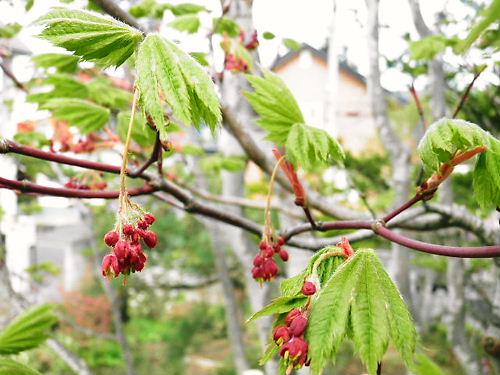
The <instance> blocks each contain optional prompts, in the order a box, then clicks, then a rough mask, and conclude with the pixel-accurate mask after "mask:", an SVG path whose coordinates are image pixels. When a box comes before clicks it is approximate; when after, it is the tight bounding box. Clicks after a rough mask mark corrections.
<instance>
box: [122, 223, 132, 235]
mask: <svg viewBox="0 0 500 375" xmlns="http://www.w3.org/2000/svg"><path fill="white" fill-rule="evenodd" d="M134 231H135V229H134V226H133V225H132V224H125V225H124V226H123V234H124V235H126V236H131V235H133V234H134Z"/></svg>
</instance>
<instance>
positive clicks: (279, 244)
mask: <svg viewBox="0 0 500 375" xmlns="http://www.w3.org/2000/svg"><path fill="white" fill-rule="evenodd" d="M276 244H277V245H278V246H283V245H284V244H285V239H284V238H283V237H278V240H277V241H276Z"/></svg>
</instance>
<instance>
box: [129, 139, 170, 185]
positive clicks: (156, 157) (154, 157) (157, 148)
mask: <svg viewBox="0 0 500 375" xmlns="http://www.w3.org/2000/svg"><path fill="white" fill-rule="evenodd" d="M161 150H162V148H161V142H160V133H156V139H155V145H154V147H153V151H152V152H151V155H150V156H149V158H148V160H146V161H145V162H144V164H143V165H142V166H141V167H139V168H137V169H136V170H135V171H133V172H130V173H128V176H129V177H132V178H135V177H138V176H140V175H141V174H142V172H144V171H145V170H146V169H148V167H149V166H150V165H151V164H153V163H154V162H160V158H161Z"/></svg>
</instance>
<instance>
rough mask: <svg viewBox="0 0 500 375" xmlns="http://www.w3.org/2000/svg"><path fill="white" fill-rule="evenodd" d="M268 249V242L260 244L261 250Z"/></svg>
mask: <svg viewBox="0 0 500 375" xmlns="http://www.w3.org/2000/svg"><path fill="white" fill-rule="evenodd" d="M266 247H267V242H266V241H264V240H262V241H260V243H259V249H261V250H264V249H265V248H266Z"/></svg>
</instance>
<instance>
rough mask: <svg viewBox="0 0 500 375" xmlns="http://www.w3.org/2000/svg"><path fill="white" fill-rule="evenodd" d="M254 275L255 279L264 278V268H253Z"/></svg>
mask: <svg viewBox="0 0 500 375" xmlns="http://www.w3.org/2000/svg"><path fill="white" fill-rule="evenodd" d="M252 277H253V278H254V279H255V280H259V279H263V278H264V269H263V268H262V267H254V268H252Z"/></svg>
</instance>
